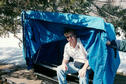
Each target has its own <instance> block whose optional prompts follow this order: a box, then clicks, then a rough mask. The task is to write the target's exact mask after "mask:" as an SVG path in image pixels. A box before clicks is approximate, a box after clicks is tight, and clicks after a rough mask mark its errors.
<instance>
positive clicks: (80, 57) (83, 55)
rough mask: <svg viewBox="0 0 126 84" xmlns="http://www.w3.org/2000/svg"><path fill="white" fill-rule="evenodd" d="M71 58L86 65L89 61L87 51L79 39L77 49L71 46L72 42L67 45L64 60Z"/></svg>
mask: <svg viewBox="0 0 126 84" xmlns="http://www.w3.org/2000/svg"><path fill="white" fill-rule="evenodd" d="M70 57H72V58H73V59H74V61H78V62H82V63H85V61H86V60H87V51H86V50H85V48H84V46H83V44H82V43H81V40H80V39H79V38H77V44H76V46H75V48H73V47H72V46H70V42H68V43H66V45H65V48H64V59H65V60H69V59H70Z"/></svg>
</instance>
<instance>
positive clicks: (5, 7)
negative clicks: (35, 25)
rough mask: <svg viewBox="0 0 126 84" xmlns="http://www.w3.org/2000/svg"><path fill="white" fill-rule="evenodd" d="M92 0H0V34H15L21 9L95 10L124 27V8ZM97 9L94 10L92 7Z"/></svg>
mask: <svg viewBox="0 0 126 84" xmlns="http://www.w3.org/2000/svg"><path fill="white" fill-rule="evenodd" d="M93 1H94V0H87V1H86V0H1V1H0V18H1V19H0V36H3V35H6V34H8V32H11V33H13V34H15V35H16V33H17V30H19V27H18V26H19V25H21V20H20V19H21V18H20V14H21V12H22V11H23V10H26V11H27V10H38V11H49V12H63V13H75V14H85V15H90V13H91V12H92V13H94V12H97V15H98V16H101V17H103V18H104V19H106V21H108V22H111V23H113V24H114V25H115V26H116V28H117V27H121V28H122V29H124V30H125V31H126V29H125V25H124V24H125V23H126V19H125V18H126V13H125V9H121V8H119V7H113V6H111V5H110V4H107V5H103V6H102V7H99V6H97V4H95V3H94V2H93ZM92 8H93V9H94V8H95V9H97V11H94V10H93V9H92Z"/></svg>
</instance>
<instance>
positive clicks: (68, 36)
mask: <svg viewBox="0 0 126 84" xmlns="http://www.w3.org/2000/svg"><path fill="white" fill-rule="evenodd" d="M65 37H66V39H67V41H69V42H70V43H72V42H75V40H76V37H75V35H74V34H73V33H67V34H65Z"/></svg>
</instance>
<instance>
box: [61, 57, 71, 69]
mask: <svg viewBox="0 0 126 84" xmlns="http://www.w3.org/2000/svg"><path fill="white" fill-rule="evenodd" d="M68 62H69V60H66V59H63V61H62V65H61V66H62V68H63V70H64V71H67V69H68V68H67V63H68Z"/></svg>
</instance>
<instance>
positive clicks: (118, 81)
mask: <svg viewBox="0 0 126 84" xmlns="http://www.w3.org/2000/svg"><path fill="white" fill-rule="evenodd" d="M114 84H126V76H124V75H122V74H119V73H118V74H116V76H115V80H114Z"/></svg>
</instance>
